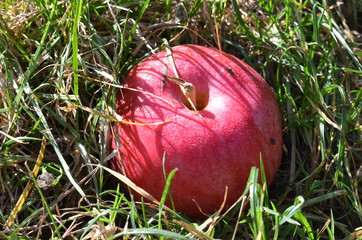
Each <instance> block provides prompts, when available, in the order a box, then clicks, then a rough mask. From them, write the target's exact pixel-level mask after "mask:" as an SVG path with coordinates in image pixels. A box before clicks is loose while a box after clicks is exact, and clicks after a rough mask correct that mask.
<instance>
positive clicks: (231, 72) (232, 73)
mask: <svg viewBox="0 0 362 240" xmlns="http://www.w3.org/2000/svg"><path fill="white" fill-rule="evenodd" d="M227 71H228V73H229V74H230V75H231V76H234V75H235V73H234V71H233V70H232V69H231V68H228V69H227Z"/></svg>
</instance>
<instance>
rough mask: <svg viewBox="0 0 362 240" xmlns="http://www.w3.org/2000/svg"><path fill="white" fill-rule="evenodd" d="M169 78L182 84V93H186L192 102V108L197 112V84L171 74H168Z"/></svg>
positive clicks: (188, 99)
mask: <svg viewBox="0 0 362 240" xmlns="http://www.w3.org/2000/svg"><path fill="white" fill-rule="evenodd" d="M167 78H168V79H170V80H171V81H172V82H174V83H177V84H178V85H179V86H180V88H181V91H182V93H183V94H184V95H185V97H186V99H187V101H188V102H189V103H190V104H191V107H192V109H193V110H194V111H196V112H197V109H196V90H195V86H194V85H193V84H192V83H190V82H186V81H185V80H183V79H182V78H177V77H170V76H167Z"/></svg>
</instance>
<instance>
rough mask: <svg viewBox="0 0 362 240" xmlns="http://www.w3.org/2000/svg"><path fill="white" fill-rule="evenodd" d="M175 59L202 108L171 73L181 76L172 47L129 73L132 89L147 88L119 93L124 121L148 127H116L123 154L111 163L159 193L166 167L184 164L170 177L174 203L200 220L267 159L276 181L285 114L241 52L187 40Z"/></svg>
mask: <svg viewBox="0 0 362 240" xmlns="http://www.w3.org/2000/svg"><path fill="white" fill-rule="evenodd" d="M172 58H173V61H174V63H175V66H176V69H177V73H178V75H179V77H180V78H182V79H184V80H185V81H187V82H190V83H192V84H193V85H194V86H195V89H196V99H197V100H196V105H197V109H198V111H194V110H192V107H191V106H190V104H189V102H188V101H187V99H186V98H185V96H184V94H183V93H182V91H181V90H180V86H179V85H178V84H176V83H175V82H173V81H170V80H169V79H168V78H167V77H166V76H170V77H175V74H174V71H173V70H172V69H173V68H172V67H171V66H172V65H171V64H170V62H169V57H167V53H166V51H165V50H163V51H160V52H158V53H157V57H156V56H150V57H148V58H146V59H145V60H144V61H142V62H141V63H140V64H138V65H137V66H135V67H134V68H133V69H132V70H131V71H130V73H129V74H128V76H127V77H126V84H125V87H126V88H132V89H137V90H140V91H134V90H129V89H122V90H121V91H120V92H119V93H118V95H117V112H118V114H120V115H121V116H122V117H123V120H125V121H128V122H133V123H140V124H142V125H134V124H126V123H117V124H115V125H113V136H111V148H112V149H117V150H118V155H117V157H115V158H114V159H113V160H112V161H111V166H112V168H113V169H115V170H117V171H119V172H120V173H123V174H125V175H126V176H127V177H128V178H130V179H131V180H132V181H133V182H134V183H135V184H137V185H138V186H139V187H141V188H143V189H144V190H146V191H147V192H148V193H150V194H151V195H153V196H154V197H155V198H156V199H160V198H161V196H162V192H163V190H164V186H165V174H164V172H165V173H166V174H168V173H169V172H170V171H172V170H173V169H175V168H178V171H177V173H176V174H175V177H174V179H173V181H172V183H171V193H172V200H173V203H174V206H175V208H176V210H177V211H179V212H183V213H186V214H187V215H189V216H190V217H195V218H199V217H202V216H204V215H203V213H206V214H212V213H214V212H215V211H216V210H218V209H219V208H220V206H221V205H222V203H223V201H224V196H225V191H226V187H227V200H226V206H231V205H232V204H233V203H234V202H235V201H236V200H237V199H238V198H239V197H240V196H241V194H242V193H243V191H244V188H245V185H246V182H247V180H248V177H249V173H250V169H251V167H252V166H256V167H259V162H260V157H262V160H263V164H264V167H265V172H266V178H267V182H268V183H270V182H271V181H272V180H273V178H274V176H275V174H276V172H277V170H278V168H279V164H280V160H281V155H282V129H281V119H280V112H279V107H278V104H277V102H276V100H275V97H274V94H273V92H272V91H271V89H270V87H269V85H268V84H267V83H266V81H265V80H264V79H263V78H262V77H261V76H260V75H259V74H258V73H257V72H256V71H255V70H253V69H252V68H251V67H250V66H248V65H247V64H246V63H244V62H242V61H241V60H239V59H237V58H236V57H234V56H231V55H229V54H226V53H223V52H221V51H218V50H215V49H211V48H207V47H202V46H198V45H181V46H177V47H173V48H172ZM166 66H167V67H166ZM135 197H136V199H140V196H138V195H137V194H135ZM196 203H197V204H196ZM166 204H167V205H169V206H171V204H170V201H169V200H168V201H167V202H166ZM199 209H201V210H202V212H203V213H201V212H200V210H199Z"/></svg>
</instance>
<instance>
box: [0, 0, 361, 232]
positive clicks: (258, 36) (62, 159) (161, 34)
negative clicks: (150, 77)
mask: <svg viewBox="0 0 362 240" xmlns="http://www.w3.org/2000/svg"><path fill="white" fill-rule="evenodd" d="M350 4H352V5H350ZM361 11H362V4H361V3H360V2H358V1H350V2H346V3H344V4H341V3H339V2H335V1H329V3H328V5H327V3H326V1H312V0H309V1H302V2H300V1H299V2H298V1H263V0H258V1H241V2H240V1H234V0H231V1H202V0H200V1H199V0H197V1H181V2H176V1H168V0H166V1H88V0H83V1H73V0H72V1H52V0H47V1H46V0H36V1H27V2H24V1H0V16H1V17H0V170H1V171H0V192H1V194H0V226H1V230H0V238H1V239H2V238H4V239H24V238H41V239H51V238H54V239H56V238H57V239H60V238H70V239H72V238H73V239H75V238H78V239H91V238H92V237H94V238H98V239H107V238H110V239H117V238H131V237H136V238H139V239H155V238H156V237H157V238H163V239H195V238H196V239H213V238H216V239H344V238H346V239H348V237H350V239H358V236H361V230H360V228H359V227H361V226H362V217H361V216H362V205H361V200H360V196H361V187H360V184H361V179H362V178H361V162H362V156H361V155H362V154H361V148H362V147H361V145H362V144H361V143H362V139H361V136H362V129H361V125H360V122H361V109H362V100H361V94H362V91H361V87H362V81H361V79H362V61H361V56H362V50H361V47H360V46H361V29H362V26H361V24H360V22H359V21H358V16H359V15H358V14H361ZM165 39H166V41H165ZM164 42H168V43H169V45H170V46H175V45H179V44H187V43H193V44H200V45H207V46H213V47H215V48H220V49H222V50H223V51H225V52H228V53H231V54H233V55H235V56H237V57H239V58H241V59H243V60H244V61H245V62H247V63H248V64H250V65H251V66H252V67H253V68H255V69H256V70H257V71H258V72H260V73H261V74H262V75H263V77H264V78H265V79H266V80H267V81H268V83H269V84H270V86H271V87H272V89H273V91H274V93H275V95H276V97H277V100H278V103H279V106H280V109H281V114H282V120H283V139H284V154H283V159H282V164H281V168H280V170H279V172H278V174H277V176H276V179H275V181H274V183H273V184H272V185H271V186H269V187H267V186H266V185H265V184H264V183H265V181H261V182H258V179H259V177H260V176H261V177H262V178H263V169H256V168H253V169H252V171H251V173H250V177H249V182H248V187H247V188H246V190H245V191H244V194H243V195H242V196H240V199H239V201H238V202H237V203H236V204H235V205H234V206H233V207H232V208H231V209H229V210H228V211H227V212H226V213H215V214H214V215H212V216H210V217H209V218H207V219H206V220H195V219H191V218H188V217H187V216H184V215H182V214H178V213H176V212H174V210H173V209H170V208H166V207H164V206H163V204H164V202H165V198H166V197H167V195H168V194H167V193H168V187H169V185H170V184H171V185H172V175H170V176H169V178H167V179H168V181H167V184H168V185H167V186H166V188H165V192H164V196H163V198H162V199H157V201H158V202H156V203H152V204H150V203H147V202H141V203H138V202H135V201H134V200H133V198H132V196H129V195H128V194H127V192H128V191H127V186H124V185H121V181H118V180H117V177H116V176H114V175H113V174H110V173H109V172H108V171H107V170H105V169H104V168H102V167H99V166H98V165H102V166H108V160H109V159H110V157H111V156H110V154H111V153H109V151H108V136H109V131H110V130H109V126H110V124H111V121H112V119H114V115H113V111H112V109H114V101H115V99H114V97H115V93H116V91H117V89H118V88H117V87H116V86H119V85H120V84H121V83H122V82H123V80H124V78H125V76H126V74H127V72H128V71H129V70H130V68H131V67H132V66H133V65H135V64H136V63H137V62H139V61H140V60H141V59H143V58H144V57H145V56H147V55H150V54H152V52H154V51H157V50H158V49H159V48H160V47H161V46H162V44H164ZM112 117H113V118H112ZM43 138H45V139H47V144H46V149H45V154H44V157H43V158H42V164H41V166H40V171H39V173H38V174H37V175H40V174H42V173H44V172H49V173H51V174H52V175H53V177H54V178H52V180H51V182H50V183H49V184H48V185H49V186H47V187H44V186H43V185H41V184H39V181H37V180H36V178H37V176H33V174H32V170H33V169H34V166H35V163H36V161H37V159H39V152H40V148H41V146H42V139H43ZM166 177H167V176H166ZM27 185H31V186H32V189H31V192H30V194H29V195H28V196H27V197H26V198H25V201H24V203H22V204H20V209H19V212H18V213H16V214H14V213H15V212H16V211H14V208H15V207H16V206H17V202H18V200H19V198H21V196H22V194H23V193H24V191H25V190H26V188H27V187H26V186H27ZM23 196H24V195H23ZM168 207H172V206H168ZM12 213H13V216H12ZM12 217H14V220H13V221H12V220H11V221H10V220H9V219H12ZM358 229H359V230H358Z"/></svg>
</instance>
